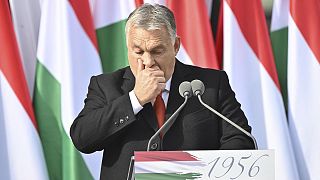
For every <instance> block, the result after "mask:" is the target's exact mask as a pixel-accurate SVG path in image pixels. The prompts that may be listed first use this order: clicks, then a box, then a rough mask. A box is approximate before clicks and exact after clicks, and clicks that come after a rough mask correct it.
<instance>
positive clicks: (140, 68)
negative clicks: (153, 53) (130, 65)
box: [137, 59, 144, 73]
mask: <svg viewBox="0 0 320 180" xmlns="http://www.w3.org/2000/svg"><path fill="white" fill-rule="evenodd" d="M142 70H144V65H143V63H142V60H141V59H138V68H137V72H138V73H139V72H141V71H142Z"/></svg>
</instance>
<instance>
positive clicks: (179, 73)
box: [166, 60, 190, 119]
mask: <svg viewBox="0 0 320 180" xmlns="http://www.w3.org/2000/svg"><path fill="white" fill-rule="evenodd" d="M189 76H190V71H188V70H187V68H186V65H184V64H182V63H181V62H180V61H178V60H176V64H175V69H174V73H173V75H172V81H171V86H170V93H169V99H168V104H167V110H166V119H168V118H169V117H170V116H171V115H172V114H173V113H174V111H176V110H177V109H178V107H179V106H180V105H181V104H182V103H183V101H184V98H183V97H181V96H180V94H179V85H180V83H182V82H183V81H187V80H189V79H188V77H189Z"/></svg>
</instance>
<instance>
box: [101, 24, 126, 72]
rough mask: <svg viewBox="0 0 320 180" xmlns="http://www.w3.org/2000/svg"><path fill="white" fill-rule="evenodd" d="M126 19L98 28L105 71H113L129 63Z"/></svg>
mask: <svg viewBox="0 0 320 180" xmlns="http://www.w3.org/2000/svg"><path fill="white" fill-rule="evenodd" d="M125 23H126V22H125V20H122V21H119V22H117V23H114V24H112V25H109V26H106V27H103V28H100V29H97V38H98V44H99V53H100V57H101V61H102V66H103V71H104V72H112V71H115V70H117V69H119V68H122V67H125V66H127V65H128V60H127V59H128V56H127V47H126V39H125V31H124V28H125Z"/></svg>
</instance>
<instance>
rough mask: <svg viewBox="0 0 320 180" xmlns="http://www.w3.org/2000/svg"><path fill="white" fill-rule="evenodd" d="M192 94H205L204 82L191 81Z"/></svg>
mask: <svg viewBox="0 0 320 180" xmlns="http://www.w3.org/2000/svg"><path fill="white" fill-rule="evenodd" d="M191 87H192V92H193V95H194V96H198V95H200V96H201V95H202V94H203V93H204V90H205V87H204V84H203V82H202V81H200V80H198V79H195V80H193V81H191Z"/></svg>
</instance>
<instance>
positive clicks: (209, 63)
mask: <svg viewBox="0 0 320 180" xmlns="http://www.w3.org/2000/svg"><path fill="white" fill-rule="evenodd" d="M167 6H168V7H169V8H170V9H171V10H172V11H173V13H174V16H175V19H176V23H177V35H178V36H180V37H181V46H180V50H179V53H178V55H177V57H178V59H180V60H181V61H182V62H185V63H186V64H194V65H197V66H201V67H206V68H215V69H219V68H220V64H219V63H218V61H217V58H216V51H215V48H214V42H213V36H212V30H211V25H210V16H209V13H208V9H207V5H206V3H205V1H204V0H197V1H189V0H181V1H175V0H167Z"/></svg>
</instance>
